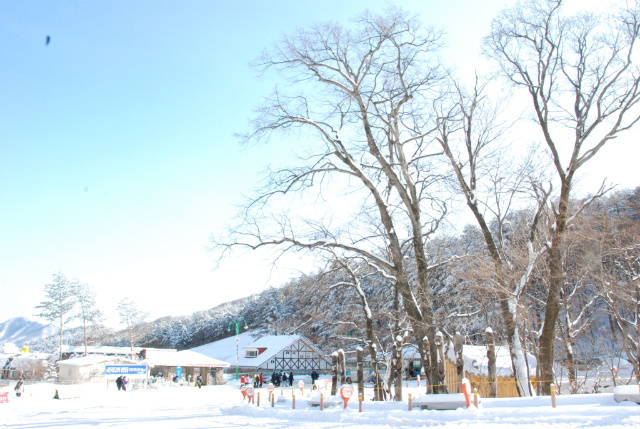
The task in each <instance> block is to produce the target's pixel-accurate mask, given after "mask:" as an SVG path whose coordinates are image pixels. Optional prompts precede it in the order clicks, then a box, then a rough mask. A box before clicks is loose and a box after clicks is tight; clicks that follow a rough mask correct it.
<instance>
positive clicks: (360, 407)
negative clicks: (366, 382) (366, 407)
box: [358, 393, 362, 413]
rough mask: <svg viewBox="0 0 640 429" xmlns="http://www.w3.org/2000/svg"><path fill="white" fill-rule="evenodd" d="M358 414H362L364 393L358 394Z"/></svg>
mask: <svg viewBox="0 0 640 429" xmlns="http://www.w3.org/2000/svg"><path fill="white" fill-rule="evenodd" d="M358 412H359V413H361V412H362V393H358Z"/></svg>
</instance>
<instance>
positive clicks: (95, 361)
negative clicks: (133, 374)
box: [58, 355, 140, 366]
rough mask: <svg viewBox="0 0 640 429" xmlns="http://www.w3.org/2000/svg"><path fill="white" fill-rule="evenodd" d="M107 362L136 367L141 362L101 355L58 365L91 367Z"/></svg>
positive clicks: (69, 360) (70, 360) (75, 359)
mask: <svg viewBox="0 0 640 429" xmlns="http://www.w3.org/2000/svg"><path fill="white" fill-rule="evenodd" d="M106 362H118V363H123V364H129V365H135V364H139V363H140V362H139V361H133V360H129V359H122V358H119V357H116V356H100V355H89V356H83V357H79V358H72V359H66V360H61V361H58V365H61V366H91V365H99V364H101V363H106Z"/></svg>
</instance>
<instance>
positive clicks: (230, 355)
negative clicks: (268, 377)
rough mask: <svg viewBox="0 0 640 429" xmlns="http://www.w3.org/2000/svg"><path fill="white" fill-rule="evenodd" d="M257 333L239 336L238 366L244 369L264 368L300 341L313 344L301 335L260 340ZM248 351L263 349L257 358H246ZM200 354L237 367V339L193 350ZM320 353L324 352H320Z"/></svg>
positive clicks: (220, 341)
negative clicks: (263, 366) (267, 362)
mask: <svg viewBox="0 0 640 429" xmlns="http://www.w3.org/2000/svg"><path fill="white" fill-rule="evenodd" d="M256 336H257V333H256V332H255V331H248V332H244V333H242V334H240V335H238V340H239V341H238V346H237V353H238V357H239V359H238V366H240V367H243V368H257V367H260V366H262V365H263V364H264V363H265V362H266V361H268V360H269V359H271V358H273V356H275V355H276V354H277V353H279V352H280V351H282V350H283V349H285V348H286V347H287V346H289V345H291V344H292V343H294V342H296V341H298V340H301V339H302V340H304V341H306V342H307V343H308V344H309V345H311V346H313V344H312V343H311V342H310V341H309V340H307V339H306V338H304V337H303V336H301V335H265V336H262V337H260V338H258V339H255V340H254V338H255V337H256ZM313 347H315V346H313ZM247 349H263V350H262V351H261V353H260V354H259V355H258V356H256V357H246V350H247ZM191 350H193V351H197V352H199V353H202V354H205V355H207V356H210V357H215V358H217V359H223V360H225V361H227V362H232V363H233V365H234V366H235V362H236V337H235V336H233V337H229V338H224V339H222V340H219V341H214V342H213V343H209V344H205V345H203V346H199V347H195V348H193V349H191ZM318 352H319V353H322V351H320V350H318Z"/></svg>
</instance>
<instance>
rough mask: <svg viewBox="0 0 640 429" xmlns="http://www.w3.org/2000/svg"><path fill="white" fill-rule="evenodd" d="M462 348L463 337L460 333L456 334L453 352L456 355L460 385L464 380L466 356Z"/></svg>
mask: <svg viewBox="0 0 640 429" xmlns="http://www.w3.org/2000/svg"><path fill="white" fill-rule="evenodd" d="M462 348H463V345H462V335H460V332H456V336H455V340H454V344H453V350H454V351H455V353H456V375H457V377H456V378H457V382H458V385H462V379H463V378H464V354H463V349H462Z"/></svg>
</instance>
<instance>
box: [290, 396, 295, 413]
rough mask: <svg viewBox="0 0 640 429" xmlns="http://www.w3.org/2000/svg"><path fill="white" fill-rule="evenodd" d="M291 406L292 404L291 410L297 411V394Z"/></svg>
mask: <svg viewBox="0 0 640 429" xmlns="http://www.w3.org/2000/svg"><path fill="white" fill-rule="evenodd" d="M291 404H292V405H291V409H292V410H295V409H296V395H295V394H294V395H293V401H292V403H291Z"/></svg>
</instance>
